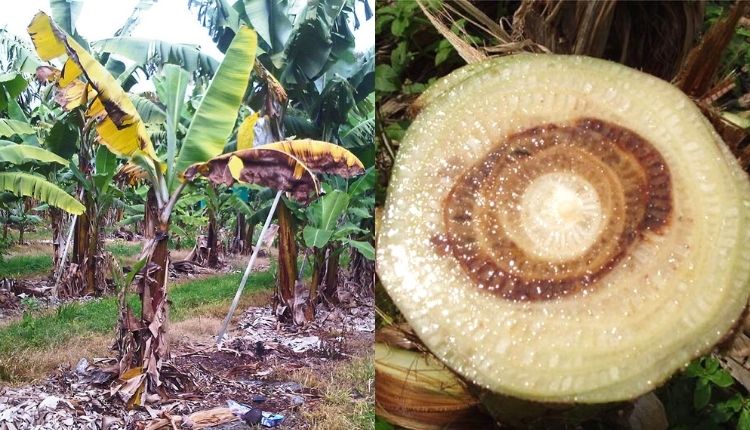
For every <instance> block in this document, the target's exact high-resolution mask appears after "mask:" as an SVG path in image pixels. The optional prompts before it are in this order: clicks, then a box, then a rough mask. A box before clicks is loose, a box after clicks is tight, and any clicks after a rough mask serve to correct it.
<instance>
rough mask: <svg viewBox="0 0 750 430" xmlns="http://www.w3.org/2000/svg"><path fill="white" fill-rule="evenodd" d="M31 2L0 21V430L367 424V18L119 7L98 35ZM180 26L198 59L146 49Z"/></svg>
mask: <svg viewBox="0 0 750 430" xmlns="http://www.w3.org/2000/svg"><path fill="white" fill-rule="evenodd" d="M31 3H34V7H35V9H34V11H33V12H31V13H30V14H28V15H26V14H22V13H21V12H14V13H13V14H9V15H8V16H6V17H4V18H0V227H1V228H2V232H1V233H0V429H31V428H45V429H47V428H49V429H100V428H101V429H149V430H155V429H161V428H164V429H170V428H173V429H176V428H193V429H199V428H214V429H244V428H261V427H262V428H267V427H281V428H295V429H358V428H372V426H373V420H374V391H373V380H374V370H373V364H372V359H371V348H372V344H373V340H374V330H375V324H374V266H375V265H374V258H375V250H374V239H373V236H374V229H375V222H374V215H373V212H374V206H375V191H374V190H375V183H376V173H375V167H374V165H375V158H376V157H375V149H374V145H373V134H374V132H375V93H374V89H375V73H374V71H375V65H374V57H375V56H374V46H373V45H372V41H371V40H370V44H369V46H368V44H367V40H366V39H367V35H365V34H363V33H362V32H361V31H360V28H362V27H363V26H365V25H367V24H368V23H369V22H370V21H371V20H372V19H373V11H372V7H373V4H372V3H371V2H370V0H319V1H309V2H308V1H299V0H297V1H294V0H282V1H262V0H220V1H213V0H183V1H173V2H166V3H169V7H166V6H165V7H162V5H161V4H159V2H158V1H149V0H141V1H131V2H122V3H128V4H130V6H129V7H130V10H129V11H128V13H127V14H125V15H123V16H121V17H119V18H118V20H110V21H111V22H115V21H116V22H117V23H116V24H113V25H112V27H111V28H107V29H106V31H108V33H106V34H108V36H107V37H105V38H99V37H96V38H95V37H93V36H91V35H90V34H88V33H87V32H86V30H85V29H87V28H92V27H90V26H87V25H86V21H85V20H84V18H86V17H89V16H88V15H86V13H85V12H86V8H88V7H94V6H90V5H92V4H94V3H99V2H93V1H82V0H79V1H70V0H49V2H46V1H34V2H31ZM37 3H38V5H37ZM118 3H119V2H118ZM160 8H161V9H160ZM170 8H171V9H170ZM20 10H21V9H19V11H20ZM160 10H161V11H162V12H159V11H160ZM164 10H167V12H166V15H164V12H163V11H164ZM172 12H174V16H177V15H178V14H182V15H180V16H183V15H184V16H186V17H189V19H190V20H192V21H191V25H194V27H191V28H196V29H198V30H200V33H201V34H202V35H203V36H204V37H205V39H206V44H201V45H197V44H194V43H192V42H191V43H188V41H189V40H191V39H185V42H174V41H168V40H162V39H160V38H157V37H155V38H151V39H149V38H147V37H143V32H142V31H141V32H139V26H141V23H142V21H143V22H145V20H146V19H148V17H149V16H152V15H153V16H155V15H156V14H157V13H162V15H160V16H161V17H162V18H161V19H163V20H164V25H165V26H168V25H169V23H168V22H167V21H169V20H170V16H171V13H172ZM12 21H18V22H21V21H22V22H23V24H24V25H25V26H26V30H25V32H15V31H12V30H11V26H10V25H9V24H12ZM102 22H104V20H102ZM97 25H99V26H100V27H101V26H102V23H97ZM4 26H7V27H6V28H4ZM172 29H173V30H175V28H173V27H172ZM175 31H178V32H179V31H183V33H184V34H185V37H188V36H189V34H188V33H189V32H188V31H187V30H179V29H176V30H175ZM195 32H196V33H197V32H198V31H197V30H196V31H195ZM100 33H102V32H101V31H100ZM370 33H372V31H370ZM102 34H105V33H102ZM177 36H179V34H178V35H177ZM369 36H370V38H371V37H372V34H370V35H369ZM363 39H365V43H363ZM170 40H172V39H170ZM207 48H210V49H207Z"/></svg>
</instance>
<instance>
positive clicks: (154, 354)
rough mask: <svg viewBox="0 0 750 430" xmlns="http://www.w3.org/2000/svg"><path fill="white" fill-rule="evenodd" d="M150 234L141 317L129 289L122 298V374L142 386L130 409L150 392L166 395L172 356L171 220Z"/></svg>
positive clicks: (140, 288)
mask: <svg viewBox="0 0 750 430" xmlns="http://www.w3.org/2000/svg"><path fill="white" fill-rule="evenodd" d="M157 210H158V209H157ZM144 222H145V219H144ZM151 222H153V219H152V220H151ZM150 235H151V237H152V238H151V239H150V240H149V241H148V242H147V243H146V245H145V247H144V251H143V254H142V255H146V256H148V258H147V263H146V266H145V267H144V268H143V269H142V271H141V275H142V277H141V279H140V280H139V281H138V293H139V296H140V299H141V318H140V320H137V319H136V318H135V317H134V315H133V312H132V310H131V309H130V307H129V306H128V305H127V301H126V300H125V291H123V292H122V293H121V294H122V296H121V299H120V303H121V305H120V320H119V324H118V330H119V334H118V339H117V349H118V362H119V367H120V377H121V378H125V379H128V380H129V381H132V380H137V381H136V382H137V386H138V388H137V389H136V391H135V394H134V395H133V396H132V397H131V398H130V400H129V401H128V408H132V407H133V406H134V405H142V404H144V403H145V397H146V396H147V395H148V394H150V393H158V394H159V395H160V396H161V397H162V398H166V393H165V391H164V386H163V385H162V382H161V380H160V376H159V375H160V373H161V367H162V363H163V362H164V360H168V359H169V354H170V351H169V342H168V338H167V323H168V310H169V309H168V302H167V280H168V274H169V247H168V243H169V223H168V222H167V223H160V222H159V223H157V224H156V228H155V231H152V232H150ZM136 369H137V370H136ZM124 375H127V376H124Z"/></svg>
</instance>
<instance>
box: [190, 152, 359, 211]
mask: <svg viewBox="0 0 750 430" xmlns="http://www.w3.org/2000/svg"><path fill="white" fill-rule="evenodd" d="M363 172H364V168H363V167H362V163H361V162H360V161H359V160H358V159H357V157H355V156H354V154H352V153H351V152H349V151H347V150H346V149H344V148H342V147H340V146H338V145H334V144H332V143H328V142H319V141H314V140H286V141H282V142H276V143H272V144H268V145H263V146H256V147H255V148H252V149H245V150H242V151H235V152H230V153H228V154H224V155H221V156H219V157H216V158H213V159H211V160H209V161H207V162H205V163H196V164H194V165H192V166H190V168H188V169H187V170H186V171H185V178H186V179H187V180H189V181H190V180H193V179H194V178H195V177H196V176H197V175H202V176H205V177H207V178H208V179H209V180H211V181H212V182H214V183H217V184H218V183H222V184H226V185H232V184H233V183H234V182H235V181H239V182H245V183H251V184H259V185H263V186H266V187H270V188H273V189H275V190H283V191H287V192H290V193H291V194H292V195H293V197H294V198H295V199H297V200H300V201H303V202H307V201H309V199H310V192H312V191H316V192H317V191H318V181H317V179H316V178H315V174H316V173H330V174H335V175H339V176H343V177H351V176H355V175H358V174H361V173H363Z"/></svg>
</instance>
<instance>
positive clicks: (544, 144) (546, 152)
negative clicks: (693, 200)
mask: <svg viewBox="0 0 750 430" xmlns="http://www.w3.org/2000/svg"><path fill="white" fill-rule="evenodd" d="M550 172H570V173H573V174H575V175H576V176H579V177H581V178H583V179H584V180H585V181H586V182H587V183H588V184H590V185H591V186H592V187H593V188H594V189H595V191H596V193H597V195H598V196H599V199H600V203H601V209H602V213H603V214H604V215H605V217H604V218H603V224H602V227H601V230H600V233H599V237H598V238H597V239H596V241H595V242H594V243H593V245H591V246H589V247H588V248H587V249H586V250H585V251H584V252H583V254H582V255H580V256H578V257H576V258H572V259H568V260H565V261H548V260H543V259H541V258H539V257H537V256H535V255H530V254H528V253H527V252H525V251H524V250H523V249H522V248H521V247H520V246H519V245H518V244H516V243H515V242H514V241H513V240H512V239H511V236H510V235H509V233H508V232H509V229H511V230H512V229H514V228H519V227H518V225H520V222H519V220H520V219H521V218H519V217H520V216H522V214H521V213H520V212H519V210H520V209H518V208H519V207H520V204H519V201H520V198H521V197H520V196H522V195H523V192H524V190H525V189H526V187H527V186H528V185H529V184H530V183H531V182H532V181H533V180H534V179H535V178H537V177H539V176H540V175H543V174H546V173H550ZM671 187H672V186H671V177H670V173H669V168H668V167H667V164H666V161H665V160H664V158H663V157H662V156H661V154H660V153H659V152H658V151H657V150H656V148H654V146H653V145H651V144H650V143H649V142H648V141H647V140H645V139H644V138H642V137H641V136H639V135H637V134H636V133H634V132H632V131H630V130H627V129H624V128H622V127H619V126H617V125H614V124H611V123H608V122H605V121H602V120H599V119H593V118H582V119H579V120H576V121H573V122H571V123H569V124H562V125H556V124H545V125H542V126H537V127H533V128H530V129H527V130H525V131H522V132H520V133H516V134H514V135H511V136H509V137H508V138H507V139H506V140H505V141H504V142H501V143H499V144H498V145H497V146H496V147H495V148H493V150H492V151H490V152H489V153H488V154H487V155H486V156H485V157H483V158H482V159H481V160H479V161H477V162H476V163H475V164H474V165H473V166H471V167H469V168H468V169H467V170H465V172H464V173H463V174H462V175H461V176H460V177H459V178H458V181H457V182H456V184H455V185H454V186H453V188H452V189H451V191H450V192H449V194H448V196H447V197H446V198H445V200H444V202H443V221H444V223H445V231H446V233H445V234H443V235H440V236H439V240H438V239H436V238H438V236H436V238H433V244H434V245H435V246H436V248H439V251H440V252H441V253H445V252H446V249H448V250H449V252H450V253H451V254H452V255H453V256H454V258H455V259H456V260H457V261H458V262H459V264H460V265H461V267H462V268H463V269H464V271H465V272H466V273H467V274H468V275H469V276H470V277H471V279H472V280H473V281H474V283H475V284H476V285H477V287H479V288H482V289H485V290H488V291H492V292H493V293H496V294H499V295H500V296H502V297H504V298H506V299H509V300H528V301H539V300H552V299H556V298H560V297H563V296H566V295H570V294H573V293H576V292H579V291H581V290H583V289H595V288H596V286H597V281H598V280H599V279H601V278H602V276H603V275H605V274H606V273H608V272H610V271H611V270H612V269H613V268H614V267H616V265H617V264H618V263H619V262H620V261H621V260H622V259H623V258H624V257H625V256H626V255H627V253H628V251H629V250H630V249H631V248H632V247H633V246H634V245H635V244H636V243H637V242H638V241H639V240H641V238H643V235H644V234H645V233H646V232H652V233H654V234H663V233H664V232H665V231H666V229H667V228H668V226H669V221H670V218H671V216H672V209H673V203H672V188H671ZM480 202H493V204H492V205H488V204H481V203H480Z"/></svg>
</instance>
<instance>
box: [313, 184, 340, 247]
mask: <svg viewBox="0 0 750 430" xmlns="http://www.w3.org/2000/svg"><path fill="white" fill-rule="evenodd" d="M347 207H349V195H348V194H346V193H345V192H343V191H341V190H334V191H332V192H330V193H328V194H326V195H325V196H323V197H321V198H320V199H318V200H317V201H316V202H314V203H313V204H312V205H310V212H309V213H310V221H311V225H308V226H306V227H305V229H304V230H303V231H302V237H303V239H304V240H305V245H307V246H308V247H316V248H323V247H324V246H326V244H328V241H329V240H330V239H331V236H333V234H334V229H335V228H336V224H337V222H338V219H339V217H340V216H341V214H343V213H344V211H346V208H347Z"/></svg>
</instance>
